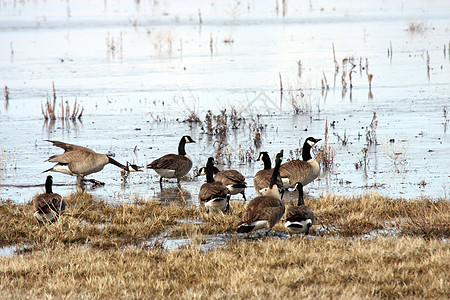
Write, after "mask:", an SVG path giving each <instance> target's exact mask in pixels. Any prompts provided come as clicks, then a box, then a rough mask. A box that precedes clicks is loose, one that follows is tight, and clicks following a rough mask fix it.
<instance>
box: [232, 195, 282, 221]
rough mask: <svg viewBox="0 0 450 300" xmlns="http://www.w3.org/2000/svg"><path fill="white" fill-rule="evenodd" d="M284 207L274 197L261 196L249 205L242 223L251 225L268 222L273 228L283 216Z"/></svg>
mask: <svg viewBox="0 0 450 300" xmlns="http://www.w3.org/2000/svg"><path fill="white" fill-rule="evenodd" d="M283 214H284V205H283V203H281V201H280V200H278V199H276V198H273V197H265V196H260V197H256V198H254V199H253V200H252V201H250V203H249V204H248V207H247V210H246V211H245V212H244V215H243V216H242V222H241V223H246V224H249V225H251V224H252V223H254V222H256V221H259V220H267V221H269V223H270V226H271V227H273V226H274V225H275V224H276V223H277V222H278V221H279V220H280V219H281V217H282V216H283Z"/></svg>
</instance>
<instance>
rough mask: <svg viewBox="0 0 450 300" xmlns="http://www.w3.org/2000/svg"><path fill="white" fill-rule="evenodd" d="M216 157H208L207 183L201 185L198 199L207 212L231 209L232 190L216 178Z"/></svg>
mask: <svg viewBox="0 0 450 300" xmlns="http://www.w3.org/2000/svg"><path fill="white" fill-rule="evenodd" d="M215 168H216V167H215V166H214V158H212V157H210V158H208V162H207V163H206V168H205V171H206V183H204V184H202V186H201V187H200V192H199V194H198V199H199V201H200V206H201V207H202V208H203V209H204V210H205V211H206V212H214V211H224V212H226V213H228V212H229V210H230V191H229V190H228V189H227V187H226V186H225V184H223V183H222V182H221V181H215V180H214V169H215Z"/></svg>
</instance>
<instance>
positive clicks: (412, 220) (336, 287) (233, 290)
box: [0, 191, 450, 299]
mask: <svg viewBox="0 0 450 300" xmlns="http://www.w3.org/2000/svg"><path fill="white" fill-rule="evenodd" d="M177 198H179V199H182V197H181V195H180V196H179V197H177ZM287 198H291V199H294V198H295V195H294V193H292V194H289V195H288V197H287ZM66 201H67V209H66V212H65V214H64V215H63V217H61V218H60V219H59V221H57V222H56V223H55V224H53V225H46V226H38V224H37V223H36V221H35V220H34V219H33V216H32V208H31V202H30V203H27V204H14V203H12V202H11V201H6V200H3V201H1V206H0V211H1V215H2V216H3V222H2V223H1V225H0V236H1V240H0V243H1V245H2V246H7V245H9V246H11V245H12V246H15V247H17V249H18V250H16V254H19V255H13V256H10V257H1V258H0V260H1V264H0V282H1V283H0V287H1V291H2V292H1V296H2V298H17V297H19V298H23V297H30V298H42V297H46V298H48V297H57V298H58V297H68V298H77V299H79V298H142V297H148V296H149V295H151V296H154V297H157V298H162V297H181V296H183V297H188V298H196V297H197V298H211V297H213V298H224V297H225V298H226V297H233V298H259V297H271V298H272V297H275V295H276V297H281V296H284V297H288V298H293V297H294V296H295V297H298V296H299V295H302V296H308V297H312V298H316V297H344V298H348V297H357V298H374V297H375V298H398V297H419V298H423V297H425V298H430V297H434V298H442V297H445V295H447V294H448V291H449V282H450V281H449V278H448V277H449V275H448V268H449V261H450V259H449V258H450V247H449V243H448V239H449V236H450V216H449V214H448V212H449V211H450V207H449V206H450V204H449V202H448V201H447V200H444V199H440V200H437V201H433V200H429V199H425V198H423V199H410V200H406V199H389V198H386V197H384V196H381V195H378V194H364V195H362V196H353V197H344V196H336V195H321V196H320V197H319V198H318V199H306V202H307V203H308V205H309V206H310V207H311V209H312V210H313V211H314V212H315V215H316V225H315V226H313V228H312V230H310V233H311V235H312V238H305V237H302V236H298V237H294V238H288V237H287V235H286V234H285V233H284V227H283V226H282V224H281V223H279V224H277V225H276V226H275V227H274V231H275V232H276V233H275V234H274V235H272V236H271V237H266V238H262V239H254V238H250V239H248V238H244V239H243V236H241V235H237V234H235V233H234V232H235V225H236V223H237V221H238V220H239V219H240V217H241V215H242V213H243V211H244V208H245V204H244V203H242V202H240V201H234V202H233V203H232V205H231V214H230V215H223V214H210V215H207V214H203V213H202V212H200V211H199V209H198V208H197V207H196V206H195V205H191V204H188V203H187V202H186V201H181V200H180V201H179V202H173V201H171V202H169V201H167V202H161V201H156V200H153V199H136V200H135V201H134V202H131V203H122V204H116V205H111V204H110V203H107V202H106V201H105V200H103V199H96V198H94V197H92V196H91V195H89V194H87V193H86V192H82V191H79V192H77V193H75V194H72V195H70V196H69V197H67V198H66ZM294 203H295V201H294V200H286V204H287V205H293V204H294ZM210 235H216V236H217V237H218V236H220V235H222V236H223V235H225V236H227V242H226V244H225V245H217V246H216V247H213V248H210V249H209V250H207V251H206V250H205V249H204V248H202V244H203V243H204V239H205V237H206V236H210ZM173 238H184V239H187V240H189V241H190V242H189V243H188V244H187V245H185V246H182V247H181V248H179V249H166V248H165V246H164V242H165V241H167V240H170V239H173Z"/></svg>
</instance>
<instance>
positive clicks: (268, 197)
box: [236, 150, 285, 235]
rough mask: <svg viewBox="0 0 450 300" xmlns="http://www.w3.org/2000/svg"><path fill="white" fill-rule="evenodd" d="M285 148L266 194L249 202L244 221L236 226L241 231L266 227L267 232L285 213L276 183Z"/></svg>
mask: <svg viewBox="0 0 450 300" xmlns="http://www.w3.org/2000/svg"><path fill="white" fill-rule="evenodd" d="M282 157H283V150H281V152H280V153H278V154H277V157H276V161H275V168H274V169H273V172H272V178H271V180H270V184H269V186H268V190H267V192H266V194H265V195H264V196H258V197H256V198H254V199H253V200H252V201H250V202H249V204H248V206H247V209H246V210H245V212H244V214H243V215H242V221H240V222H239V223H238V224H237V226H236V231H237V232H239V233H249V232H252V231H256V230H259V229H265V230H266V235H267V233H268V232H269V231H270V230H271V229H272V228H273V226H275V224H277V223H278V221H279V220H280V219H281V217H282V216H283V214H284V209H285V208H284V204H283V203H282V202H281V198H280V194H279V192H278V188H277V185H276V182H277V178H278V175H279V169H280V165H281V160H282Z"/></svg>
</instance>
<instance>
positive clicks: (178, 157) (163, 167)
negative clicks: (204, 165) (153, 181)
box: [147, 135, 195, 188]
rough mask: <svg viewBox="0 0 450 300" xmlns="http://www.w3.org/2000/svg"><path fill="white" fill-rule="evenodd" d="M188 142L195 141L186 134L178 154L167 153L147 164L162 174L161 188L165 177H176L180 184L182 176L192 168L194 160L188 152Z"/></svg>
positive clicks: (181, 141) (179, 146) (179, 145)
mask: <svg viewBox="0 0 450 300" xmlns="http://www.w3.org/2000/svg"><path fill="white" fill-rule="evenodd" d="M186 143H195V141H194V140H193V139H192V138H191V137H190V136H188V135H185V136H183V137H182V138H181V140H180V143H179V144H178V154H166V155H164V156H162V157H160V158H158V159H155V160H154V161H152V162H151V163H149V164H148V165H147V168H149V169H153V170H155V172H156V173H158V174H159V175H160V176H161V178H160V179H159V186H160V187H161V188H162V180H163V178H164V177H165V178H176V179H177V184H178V186H179V185H180V180H181V177H183V176H184V175H186V174H187V173H188V172H189V170H191V168H192V160H191V158H190V157H189V156H188V155H187V154H186V150H185V145H186Z"/></svg>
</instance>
